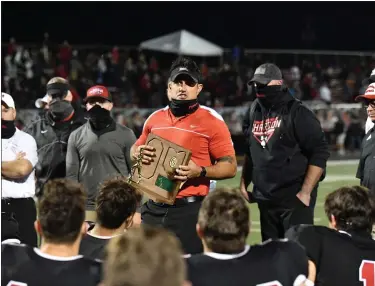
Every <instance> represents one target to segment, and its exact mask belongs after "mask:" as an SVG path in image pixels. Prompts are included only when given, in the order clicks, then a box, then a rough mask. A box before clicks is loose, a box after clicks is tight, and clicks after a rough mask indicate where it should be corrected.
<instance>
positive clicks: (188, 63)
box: [169, 57, 202, 78]
mask: <svg viewBox="0 0 375 286" xmlns="http://www.w3.org/2000/svg"><path fill="white" fill-rule="evenodd" d="M176 68H187V69H188V70H189V71H193V72H195V73H197V74H198V75H199V77H200V78H201V77H202V73H201V70H200V68H199V67H198V65H197V63H196V62H195V61H193V60H192V59H191V58H189V57H178V58H177V59H176V60H175V61H174V62H173V63H172V65H171V68H170V69H169V73H171V72H172V71H173V70H174V69H176Z"/></svg>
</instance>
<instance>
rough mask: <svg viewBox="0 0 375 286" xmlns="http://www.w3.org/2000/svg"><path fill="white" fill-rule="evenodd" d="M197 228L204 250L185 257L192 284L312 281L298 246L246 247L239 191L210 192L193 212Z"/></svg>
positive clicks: (219, 285)
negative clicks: (198, 209)
mask: <svg viewBox="0 0 375 286" xmlns="http://www.w3.org/2000/svg"><path fill="white" fill-rule="evenodd" d="M197 232H198V235H199V237H200V238H201V239H202V243H203V245H204V252H203V254H196V255H192V256H190V257H188V258H187V265H188V278H189V280H190V281H191V282H192V283H193V285H199V286H210V285H215V286H232V285H236V286H247V285H305V284H304V283H305V282H306V279H307V276H309V280H310V281H311V280H312V281H314V280H315V277H314V273H313V272H314V271H315V270H314V269H311V273H309V271H308V259H307V257H306V254H305V253H304V250H303V248H302V247H300V246H299V245H297V244H295V243H293V242H289V241H285V240H275V241H268V242H266V243H264V244H262V245H252V246H249V245H246V239H247V237H248V234H249V232H250V212H249V209H248V206H247V203H246V201H245V200H244V198H243V196H242V195H241V193H240V192H239V191H236V190H230V189H228V190H227V189H217V190H215V192H212V193H210V194H209V195H208V196H207V197H206V199H205V200H204V201H203V203H202V207H201V209H200V211H199V217H198V224H197ZM306 285H307V284H306Z"/></svg>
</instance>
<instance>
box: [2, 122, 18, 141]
mask: <svg viewBox="0 0 375 286" xmlns="http://www.w3.org/2000/svg"><path fill="white" fill-rule="evenodd" d="M14 133H16V124H15V122H14V120H4V119H1V138H2V139H9V138H11V137H12V136H13V135H14Z"/></svg>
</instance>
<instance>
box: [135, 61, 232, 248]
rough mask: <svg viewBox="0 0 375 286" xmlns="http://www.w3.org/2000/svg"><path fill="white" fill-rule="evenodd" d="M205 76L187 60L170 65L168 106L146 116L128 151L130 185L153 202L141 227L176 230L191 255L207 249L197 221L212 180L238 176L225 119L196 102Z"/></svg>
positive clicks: (144, 209) (146, 206) (146, 207)
mask: <svg viewBox="0 0 375 286" xmlns="http://www.w3.org/2000/svg"><path fill="white" fill-rule="evenodd" d="M201 78H202V76H201V72H200V70H199V68H198V66H197V64H196V63H195V62H194V61H192V60H191V59H189V58H184V57H182V58H179V59H177V60H176V61H175V62H174V63H173V64H172V67H171V69H170V76H169V80H168V88H167V94H168V98H169V101H170V103H169V106H167V107H165V108H163V109H160V110H157V111H155V112H154V113H152V114H151V115H150V116H149V117H148V119H147V120H146V122H145V124H144V127H143V131H142V135H141V136H140V138H139V139H138V140H137V141H136V143H135V144H134V145H133V146H132V148H131V151H130V153H131V157H132V159H133V162H135V165H134V166H133V170H132V174H131V177H130V182H131V183H132V185H133V186H134V187H136V188H138V189H140V190H141V191H143V192H144V193H145V194H146V195H148V197H149V198H150V200H149V201H147V202H146V203H145V204H144V205H143V206H142V210H141V215H142V223H145V224H150V225H159V226H163V227H165V228H167V229H169V230H171V231H173V232H174V233H175V234H176V235H177V237H178V238H179V239H180V241H181V243H182V246H183V248H184V251H185V253H187V254H194V253H200V252H202V250H203V247H202V244H201V241H200V240H199V238H198V236H197V234H196V223H197V218H198V212H199V208H200V206H201V202H202V200H203V199H204V197H205V196H206V195H207V194H208V192H209V187H210V180H222V179H228V178H232V177H234V176H235V175H236V172H237V161H236V156H235V151H234V148H233V143H232V140H231V136H230V132H229V129H228V127H227V126H226V124H225V122H224V120H223V118H222V117H221V116H220V115H219V114H218V113H217V112H216V111H214V110H213V109H211V108H208V107H205V106H201V105H199V103H198V99H197V98H198V95H199V93H200V92H201V90H202V88H203V85H202V84H201Z"/></svg>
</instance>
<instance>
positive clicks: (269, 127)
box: [252, 117, 281, 148]
mask: <svg viewBox="0 0 375 286" xmlns="http://www.w3.org/2000/svg"><path fill="white" fill-rule="evenodd" d="M280 125H281V119H279V118H278V117H273V118H267V119H265V120H255V121H254V124H253V129H252V132H253V136H254V138H255V139H256V140H257V141H258V142H259V143H260V144H261V145H262V147H263V148H264V147H265V146H266V144H267V143H268V141H270V139H271V137H272V135H273V134H274V132H275V130H276V128H279V127H280Z"/></svg>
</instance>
